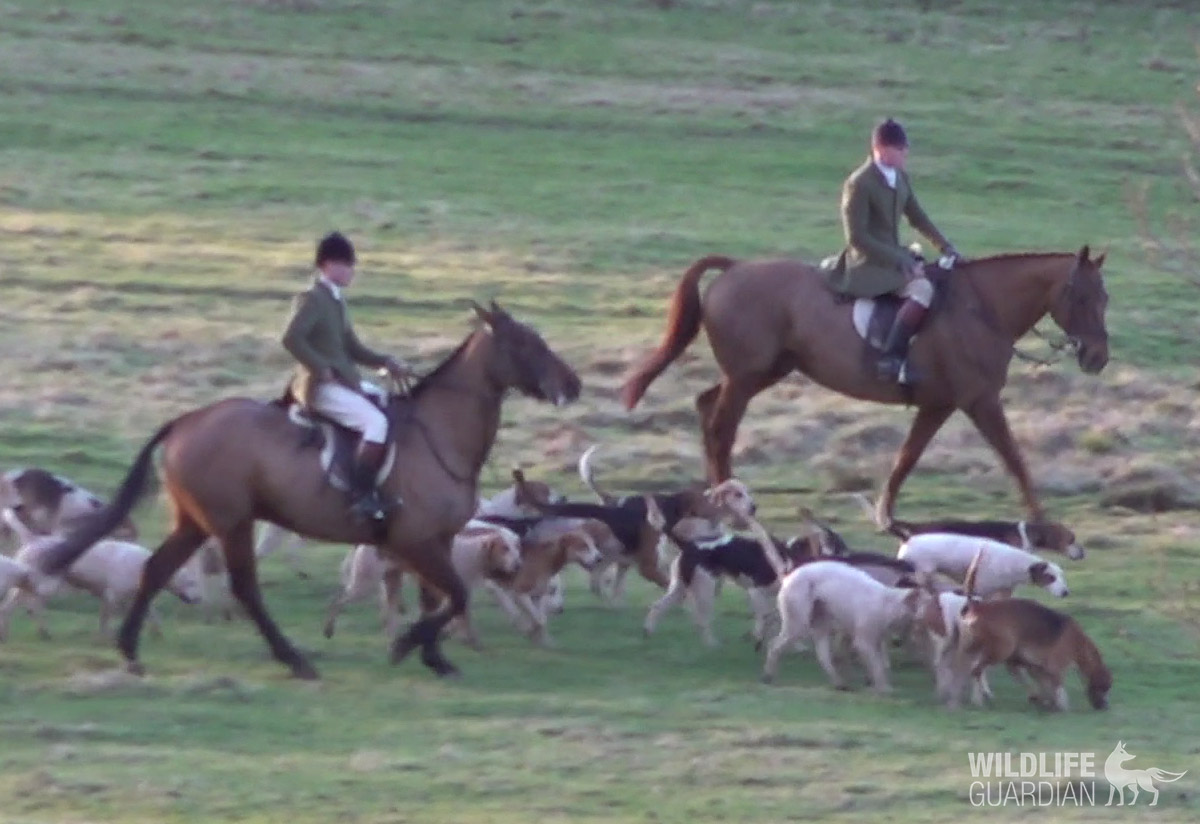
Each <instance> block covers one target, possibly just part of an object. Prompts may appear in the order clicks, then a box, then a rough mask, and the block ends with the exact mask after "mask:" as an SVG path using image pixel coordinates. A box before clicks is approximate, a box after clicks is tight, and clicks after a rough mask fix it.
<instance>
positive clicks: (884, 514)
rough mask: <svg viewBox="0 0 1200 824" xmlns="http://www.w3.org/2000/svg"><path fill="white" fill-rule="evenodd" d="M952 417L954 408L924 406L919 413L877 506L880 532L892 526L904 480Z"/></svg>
mask: <svg viewBox="0 0 1200 824" xmlns="http://www.w3.org/2000/svg"><path fill="white" fill-rule="evenodd" d="M953 413H954V407H953V406H922V407H919V408H918V409H917V414H916V416H915V417H914V418H913V422H912V424H911V425H910V426H909V428H908V437H907V438H905V439H904V443H902V444H901V445H900V451H899V452H898V453H896V462H895V463H894V464H893V465H892V472H891V474H890V475H888V479H887V483H885V484H884V487H883V494H882V495H880V496H879V502H878V503H877V504H876V506H875V523H876V525H877V526H879V527H880V528H883V527H886V526H887V525H889V524H890V523H891V522H892V510H893V509H894V508H895V505H896V495H897V494H898V493H899V492H900V487H901V486H902V485H903V484H904V479H905V478H907V477H908V473H910V472H912V469H913V467H914V466H916V465H917V461H918V460H920V459H921V455H922V454H923V453H924V452H925V447H927V446H929V442H930V441H931V440H933V436H934V435H936V434H937V432H938V430H939V429H941V428H942V424H944V423H945V422H946V419H947V418H949V417H950V415H952V414H953Z"/></svg>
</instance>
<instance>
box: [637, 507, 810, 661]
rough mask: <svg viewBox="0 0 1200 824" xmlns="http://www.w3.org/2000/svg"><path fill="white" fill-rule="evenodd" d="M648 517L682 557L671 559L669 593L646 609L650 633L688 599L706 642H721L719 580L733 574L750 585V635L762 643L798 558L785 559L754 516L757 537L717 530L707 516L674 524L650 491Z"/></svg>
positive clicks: (646, 628) (742, 584) (646, 631)
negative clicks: (716, 619)
mask: <svg viewBox="0 0 1200 824" xmlns="http://www.w3.org/2000/svg"><path fill="white" fill-rule="evenodd" d="M646 519H647V521H648V523H649V524H650V526H651V527H653V528H654V529H655V530H656V531H658V532H661V533H662V534H663V535H664V536H666V538H667V539H668V540H669V541H671V542H672V543H673V544H675V545H676V546H677V547H678V548H679V555H678V556H677V557H676V558H675V559H674V561H672V562H671V582H670V585H669V586H668V587H667V591H666V593H665V594H664V595H663V596H662V597H661V598H659V599H658V600H657V601H655V602H654V604H653V605H652V606H651V607H650V610H649V611H648V612H647V613H646V620H645V622H644V623H643V625H642V629H643V632H644V634H645V635H646V637H649V636H650V635H651V634H652V633H653V632H654V629H655V627H656V626H657V625H658V621H659V619H660V618H661V617H662V615H663V613H664V612H666V611H667V610H668V609H670V608H671V607H673V606H675V605H677V604H678V603H680V602H681V601H682V600H683V599H684V598H685V597H686V598H689V599H690V600H691V602H692V606H693V608H694V609H693V616H694V618H695V620H696V625H697V626H698V627H699V629H700V636H701V638H703V639H704V643H705V644H707V645H708V646H710V647H715V646H717V639H716V636H715V635H713V631H712V618H713V603H714V601H715V597H716V583H717V581H719V580H721V579H723V578H729V579H731V580H733V581H734V582H735V583H737V584H738V586H740V587H742V588H743V589H745V590H746V594H747V595H748V596H749V598H750V608H751V611H752V613H753V615H754V626H753V630H752V633H751V634H752V636H753V638H754V641H755V644H756V645H761V644H762V641H763V636H764V634H765V632H766V624H767V620H768V618H769V617H770V614H771V611H772V607H773V605H774V604H773V602H774V599H775V594H776V592H778V590H779V579H780V577H781V576H782V575H784V574H786V572H787V570H788V569H789V568H790V566H791V565H792V564H794V563H796V562H797V561H798V560H799V559H798V558H789V559H787V560H785V559H784V557H783V555H782V554H781V553H780V544H779V542H777V541H776V540H775V539H774V538H772V537H771V535H770V534H768V533H767V531H766V530H765V529H764V528H763V527H762V526H761V525H760V524H759V523H758V522H757V521H755V520H754V519H753V518H748V519H747V522H748V523H749V525H750V528H751V531H752V532H753V533H754V535H755V537H754V538H753V539H751V538H746V537H743V536H741V535H735V534H732V533H719V532H718V533H716V534H714V532H713V530H712V526H711V524H710V523H709V522H708V521H706V520H704V519H697V518H684V519H682V520H681V521H679V523H677V524H674V525H670V524H668V523H667V521H666V518H665V517H664V515H663V513H662V510H661V509H659V507H658V503H657V501H656V500H655V499H654V496H651V495H647V496H646ZM784 546H785V549H786V545H784ZM795 546H796V549H797V550H799V549H800V548H801V547H803V549H804V550H805V551H807V550H808V549H809V546H808V544H807V542H805V543H797V544H795Z"/></svg>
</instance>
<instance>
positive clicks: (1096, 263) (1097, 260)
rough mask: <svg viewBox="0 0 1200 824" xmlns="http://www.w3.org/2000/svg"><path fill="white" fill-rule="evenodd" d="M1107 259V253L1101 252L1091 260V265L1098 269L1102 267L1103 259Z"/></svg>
mask: <svg viewBox="0 0 1200 824" xmlns="http://www.w3.org/2000/svg"><path fill="white" fill-rule="evenodd" d="M1106 257H1108V252H1101V253H1100V254H1099V255H1097V256H1096V257H1094V258H1092V265H1093V266H1095V267H1096V268H1097V269H1099V268H1100V267H1101V266H1103V265H1104V259H1105V258H1106Z"/></svg>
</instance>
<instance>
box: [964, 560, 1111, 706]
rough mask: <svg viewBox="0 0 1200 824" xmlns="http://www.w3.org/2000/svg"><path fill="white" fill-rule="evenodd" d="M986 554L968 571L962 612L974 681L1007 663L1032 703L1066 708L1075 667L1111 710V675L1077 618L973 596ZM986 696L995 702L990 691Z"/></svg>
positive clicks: (1092, 694)
mask: <svg viewBox="0 0 1200 824" xmlns="http://www.w3.org/2000/svg"><path fill="white" fill-rule="evenodd" d="M989 551H990V550H989ZM983 555H984V552H982V551H981V552H980V555H979V556H977V557H976V558H975V560H974V561H973V563H972V565H971V570H970V571H969V572H968V573H967V576H966V589H967V597H968V598H969V600H968V602H967V603H966V604H965V605H964V606H963V607H962V611H961V613H960V627H961V633H962V635H961V640H960V647H961V649H962V651H963V654H964V655H965V656H966V658H967V659H968V661H969V662H970V664H969V666H970V675H971V677H973V678H976V679H980V678H982V677H983V674H984V672H985V671H986V670H987V668H988V667H991V666H995V665H996V664H1004V665H1005V666H1006V667H1007V668H1008V671H1009V672H1010V673H1012V675H1013V677H1014V678H1016V679H1017V681H1019V682H1021V683H1023V684H1025V685H1026V686H1028V687H1029V700H1030V702H1032V703H1034V704H1036V705H1038V706H1042V707H1045V708H1047V709H1054V710H1066V709H1067V690H1066V688H1065V687H1064V686H1063V676H1064V675H1065V674H1066V671H1067V670H1068V669H1070V668H1071V666H1072V665H1074V666H1075V667H1077V668H1078V669H1079V672H1080V675H1081V676H1082V678H1083V680H1084V683H1085V684H1086V687H1087V696H1088V701H1089V702H1090V703H1091V705H1092V707H1094V708H1095V709H1098V710H1103V709H1107V708H1108V693H1109V691H1110V690H1111V689H1112V684H1113V678H1112V673H1111V672H1110V671H1109V669H1108V667H1107V666H1105V664H1104V659H1103V657H1102V656H1101V655H1100V650H1099V649H1097V648H1096V645H1095V643H1093V641H1092V639H1091V638H1089V637H1088V636H1087V633H1085V632H1084V631H1083V628H1082V627H1080V626H1079V624H1078V623H1077V622H1076V621H1075V619H1073V618H1071V616H1069V615H1066V614H1065V613H1062V612H1059V611H1057V610H1054V609H1051V608H1050V607H1047V606H1044V605H1043V604H1040V603H1038V602H1037V601H1031V600H1028V599H1026V598H1005V599H1001V600H992V601H981V600H978V599H976V598H974V597H972V596H973V595H974V594H975V592H976V586H975V585H976V577H977V575H978V574H981V568H982V560H983V558H982V557H981V556H983ZM1027 675H1031V676H1032V677H1033V681H1034V683H1033V684H1030V683H1029V682H1028V681H1027V680H1026V676H1027ZM985 697H987V698H991V693H990V691H988V692H986V693H985Z"/></svg>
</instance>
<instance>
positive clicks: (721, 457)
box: [697, 358, 792, 484]
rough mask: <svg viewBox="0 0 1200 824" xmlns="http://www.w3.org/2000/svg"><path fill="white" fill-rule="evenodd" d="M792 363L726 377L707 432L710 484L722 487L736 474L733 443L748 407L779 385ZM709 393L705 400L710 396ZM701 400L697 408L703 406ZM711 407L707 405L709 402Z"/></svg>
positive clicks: (714, 403)
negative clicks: (761, 393)
mask: <svg viewBox="0 0 1200 824" xmlns="http://www.w3.org/2000/svg"><path fill="white" fill-rule="evenodd" d="M791 371H792V364H791V362H790V361H788V360H786V359H782V358H781V359H780V360H779V361H777V362H776V363H775V364H774V365H773V366H772V367H771V368H770V369H769V370H768V371H766V372H764V373H755V374H749V375H739V376H737V377H731V376H726V378H725V380H724V381H723V382H722V383H721V388H720V391H719V392H718V393H717V395H716V399H715V400H714V401H712V403H711V408H712V411H711V413H710V415H709V417H708V422H707V424H704V423H703V422H702V425H703V426H705V431H704V438H703V441H704V451H705V457H706V458H707V460H708V482H709V483H712V484H718V483H721V482H722V481H727V480H729V478H730V477H732V475H733V467H732V463H731V462H732V455H733V444H734V441H735V440H736V439H737V431H738V426H739V425H740V424H741V422H742V417H743V416H744V415H745V414H746V407H748V406H749V405H750V401H751V400H752V399H753V398H754V396H755V395H757V394H758V393H759V392H761V391H763V390H764V389H766V388H768V387H770V386H773V385H775V384H776V383H778V382H779V381H780V380H781V379H782V378H783V377H785V376H786V375H787V374H788V373H789V372H791ZM707 394H708V393H707V392H705V393H704V394H703V395H701V397H704V395H707ZM700 403H701V402H700V399H699V398H697V408H699V406H700ZM705 403H706V404H707V402H705Z"/></svg>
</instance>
